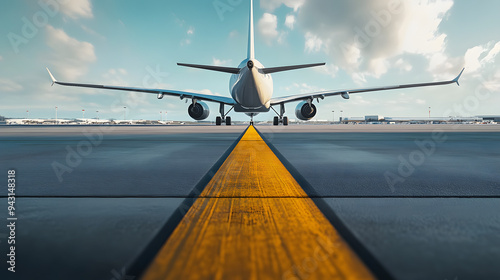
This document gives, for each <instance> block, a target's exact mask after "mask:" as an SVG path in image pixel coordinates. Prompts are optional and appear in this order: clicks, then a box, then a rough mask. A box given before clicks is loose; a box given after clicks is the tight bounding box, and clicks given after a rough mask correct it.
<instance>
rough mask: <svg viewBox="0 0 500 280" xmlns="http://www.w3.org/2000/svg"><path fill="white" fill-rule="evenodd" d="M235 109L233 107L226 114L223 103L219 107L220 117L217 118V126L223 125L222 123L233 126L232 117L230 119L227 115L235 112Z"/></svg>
mask: <svg viewBox="0 0 500 280" xmlns="http://www.w3.org/2000/svg"><path fill="white" fill-rule="evenodd" d="M233 108H234V106H233V107H231V109H229V111H227V113H224V104H222V103H221V104H220V107H219V113H220V116H219V117H216V118H215V125H222V123H225V124H226V125H231V117H228V116H227V115H228V114H229V112H231V111H232V110H233Z"/></svg>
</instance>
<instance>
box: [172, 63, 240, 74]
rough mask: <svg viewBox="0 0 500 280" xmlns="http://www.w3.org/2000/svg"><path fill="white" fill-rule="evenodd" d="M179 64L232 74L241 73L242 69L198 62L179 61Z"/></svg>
mask: <svg viewBox="0 0 500 280" xmlns="http://www.w3.org/2000/svg"><path fill="white" fill-rule="evenodd" d="M177 65H179V66H185V67H191V68H198V69H204V70H210V71H217V72H224V73H230V74H238V73H240V69H239V68H232V67H222V66H211V65H198V64H186V63H177Z"/></svg>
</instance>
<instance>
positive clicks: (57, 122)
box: [56, 106, 58, 124]
mask: <svg viewBox="0 0 500 280" xmlns="http://www.w3.org/2000/svg"><path fill="white" fill-rule="evenodd" d="M57 123H58V121H57V106H56V124H57Z"/></svg>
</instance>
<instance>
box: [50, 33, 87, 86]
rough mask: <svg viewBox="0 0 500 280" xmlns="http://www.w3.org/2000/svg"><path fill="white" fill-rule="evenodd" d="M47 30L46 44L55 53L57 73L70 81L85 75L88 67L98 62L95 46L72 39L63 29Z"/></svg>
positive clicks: (54, 61)
mask: <svg viewBox="0 0 500 280" xmlns="http://www.w3.org/2000/svg"><path fill="white" fill-rule="evenodd" d="M46 30H47V38H46V42H47V45H48V46H49V47H50V48H51V49H52V51H53V59H52V61H53V63H54V65H55V68H56V70H57V72H58V73H59V74H60V75H62V76H63V77H64V78H66V79H69V80H74V79H77V78H78V77H80V76H82V75H84V74H85V73H86V72H87V68H88V65H89V64H90V63H91V62H94V61H96V56H95V52H94V46H93V45H92V44H91V43H88V42H82V41H78V40H77V39H75V38H72V37H70V36H69V35H68V34H66V32H64V30H62V29H56V28H54V27H52V26H50V25H48V26H47V27H46Z"/></svg>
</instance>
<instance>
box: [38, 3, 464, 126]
mask: <svg viewBox="0 0 500 280" xmlns="http://www.w3.org/2000/svg"><path fill="white" fill-rule="evenodd" d="M325 64H326V63H312V64H303V65H289V66H281V67H270V68H267V67H264V65H263V64H262V63H260V62H259V61H258V60H257V59H256V58H255V48H254V19H253V0H250V16H249V30H248V49H247V58H246V59H244V60H243V61H242V62H241V63H240V64H239V65H238V67H223V66H211V65H198V64H187V63H177V65H179V66H184V67H192V68H198V69H204V70H210V71H218V72H223V73H228V74H232V75H231V78H230V80H229V88H230V93H231V97H224V96H216V95H210V94H200V93H193V92H186V91H177V90H168V89H147V88H136V87H121V86H106V85H96V84H81V83H68V82H59V81H57V80H56V79H55V78H54V76H53V75H52V73H51V72H50V70H49V69H48V68H46V69H47V71H48V72H49V75H50V78H51V79H52V86H53V85H54V84H58V85H62V86H72V87H85V88H98V89H110V90H119V91H134V92H144V93H152V94H156V95H157V98H158V99H162V98H163V97H164V96H165V95H169V96H176V97H179V98H180V99H181V100H183V99H186V100H189V99H191V102H192V103H191V105H189V108H188V114H189V116H190V117H191V118H193V119H194V120H198V121H201V120H204V119H206V118H207V117H208V116H209V114H210V110H209V107H208V105H207V104H206V103H205V102H214V103H218V104H219V113H220V116H217V117H216V121H215V124H216V125H221V124H222V123H225V124H226V125H231V117H230V116H228V114H229V113H230V112H231V111H232V110H234V111H235V112H238V113H245V114H247V115H248V116H250V117H251V123H252V124H253V117H254V116H256V115H257V114H259V113H266V112H269V111H270V110H271V109H272V110H273V111H274V112H275V113H276V116H275V117H274V120H273V125H279V124H283V125H285V126H286V125H288V117H287V116H285V104H286V103H290V102H300V103H299V104H298V105H297V107H296V108H295V115H296V117H297V118H298V119H299V120H303V121H307V120H311V119H312V118H314V117H315V116H316V113H317V109H316V106H315V105H314V104H313V102H314V101H315V100H316V101H317V102H319V100H320V99H324V98H325V97H329V96H337V95H340V96H341V97H342V98H344V99H349V97H350V94H354V93H362V92H373V91H383V90H393V89H404V88H413V87H427V86H438V85H447V84H453V83H456V84H457V85H459V86H460V84H459V79H460V77H461V76H462V73H463V72H464V70H465V68H464V69H462V71H461V72H460V74H459V75H458V76H457V77H456V78H455V79H453V80H448V81H441V82H429V83H418V84H404V85H394V86H385V87H374V88H359V89H344V90H331V91H321V92H312V93H306V94H297V95H291V96H285V97H275V98H273V97H272V95H273V79H272V77H271V74H274V73H278V72H284V71H290V70H296V69H303V68H309V67H316V66H323V65H325ZM225 106H230V109H229V110H228V111H226V110H225ZM278 106H279V111H276V109H275V107H278Z"/></svg>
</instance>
